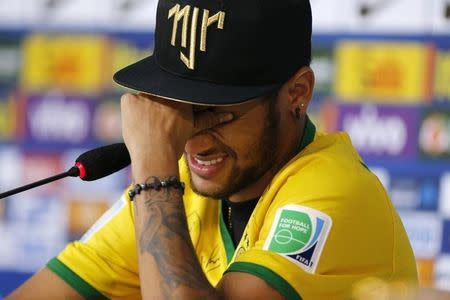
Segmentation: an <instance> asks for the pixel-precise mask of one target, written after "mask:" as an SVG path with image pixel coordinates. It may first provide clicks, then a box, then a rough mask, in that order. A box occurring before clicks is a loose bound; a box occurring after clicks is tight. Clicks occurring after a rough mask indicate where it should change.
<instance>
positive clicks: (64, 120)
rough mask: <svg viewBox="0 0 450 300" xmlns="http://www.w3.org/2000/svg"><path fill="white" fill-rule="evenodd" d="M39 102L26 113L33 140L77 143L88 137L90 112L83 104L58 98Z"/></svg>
mask: <svg viewBox="0 0 450 300" xmlns="http://www.w3.org/2000/svg"><path fill="white" fill-rule="evenodd" d="M39 100H40V101H37V102H35V103H32V104H31V105H32V107H30V110H29V111H28V119H29V126H30V134H31V136H32V138H33V139H36V140H42V141H55V142H61V141H64V142H70V143H79V142H81V141H83V140H84V139H86V138H87V137H88V134H89V125H88V124H89V120H90V111H89V107H88V106H87V105H86V103H85V102H83V101H67V99H65V98H64V97H58V96H56V97H54V96H49V97H44V98H42V99H39ZM78 100H80V99H78Z"/></svg>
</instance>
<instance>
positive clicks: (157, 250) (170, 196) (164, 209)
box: [136, 188, 215, 299]
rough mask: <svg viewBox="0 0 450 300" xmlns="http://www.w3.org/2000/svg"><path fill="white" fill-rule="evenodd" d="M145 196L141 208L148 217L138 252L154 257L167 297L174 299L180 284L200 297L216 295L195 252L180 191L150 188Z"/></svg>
mask: <svg viewBox="0 0 450 300" xmlns="http://www.w3.org/2000/svg"><path fill="white" fill-rule="evenodd" d="M143 195H144V196H143V199H141V201H144V205H143V206H142V207H141V209H143V210H144V211H145V212H144V213H145V214H148V216H147V221H146V222H145V223H144V225H143V228H141V233H140V235H139V249H140V250H139V251H140V254H141V255H142V254H144V253H148V254H150V255H151V256H153V258H154V259H155V261H156V264H157V266H158V269H159V272H160V275H161V278H162V281H163V283H164V284H163V287H162V288H163V294H164V295H165V298H166V299H168V298H172V297H173V292H174V291H175V290H176V289H177V288H178V287H181V286H184V287H188V288H189V289H192V290H195V292H196V294H197V295H198V296H199V297H200V298H201V299H207V298H210V297H211V296H213V295H214V292H215V289H214V288H213V287H212V286H211V285H210V284H209V282H208V280H207V279H206V277H205V275H204V273H203V271H202V269H201V267H200V264H199V262H198V259H197V256H196V255H195V251H194V247H193V245H192V241H191V238H190V235H189V231H188V229H187V221H186V215H185V211H184V205H183V200H182V197H181V193H180V191H179V190H176V189H174V188H163V189H160V190H158V191H156V190H148V191H146V192H145V193H143ZM136 210H137V209H136Z"/></svg>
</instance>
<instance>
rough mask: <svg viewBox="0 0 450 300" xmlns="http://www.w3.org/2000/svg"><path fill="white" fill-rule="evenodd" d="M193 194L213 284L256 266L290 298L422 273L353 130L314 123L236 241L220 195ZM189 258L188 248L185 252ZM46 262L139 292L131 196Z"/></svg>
mask: <svg viewBox="0 0 450 300" xmlns="http://www.w3.org/2000/svg"><path fill="white" fill-rule="evenodd" d="M180 172H181V178H182V180H183V181H184V182H185V183H186V190H185V195H184V204H185V209H186V215H187V220H188V227H189V232H190V235H191V239H192V242H193V245H194V248H195V251H196V254H197V256H198V259H199V261H200V264H201V267H202V269H203V271H204V272H205V274H206V277H207V278H208V280H209V281H210V283H211V284H212V285H214V286H215V285H217V283H218V282H219V281H220V279H221V278H222V276H223V274H224V273H225V272H233V271H239V272H247V273H251V274H254V275H255V276H258V277H260V278H262V279H263V280H265V281H266V282H267V283H268V284H269V285H271V286H272V287H273V288H275V289H276V290H278V291H279V292H280V293H281V294H283V295H284V296H285V297H286V298H287V299H349V298H350V296H351V291H352V288H353V286H354V285H355V283H357V282H358V281H359V280H362V279H364V278H367V277H378V278H381V279H383V280H387V281H397V280H402V281H410V282H412V283H415V282H416V281H417V272H416V263H415V259H414V255H413V252H412V249H411V246H410V243H409V240H408V238H407V235H406V233H405V230H404V228H403V225H402V223H401V221H400V218H399V216H398V214H397V212H396V211H395V209H394V207H393V206H392V203H391V202H390V200H389V198H388V196H387V194H386V192H385V190H384V189H383V187H382V185H381V184H380V182H379V181H378V179H377V178H376V177H375V176H374V175H373V174H372V173H371V172H370V171H369V170H368V169H367V168H366V167H365V166H364V164H363V163H362V161H361V158H360V157H359V155H358V154H357V153H356V151H355V150H354V149H353V147H352V146H351V143H350V139H349V137H348V135H347V134H345V133H335V134H321V133H315V127H314V125H313V124H312V123H310V122H308V123H307V127H306V131H305V136H304V138H303V140H302V145H301V151H300V152H299V153H298V154H297V156H295V157H294V158H293V159H292V160H291V161H290V162H289V163H288V164H287V165H286V166H285V167H284V168H283V169H282V170H280V171H279V172H278V174H277V175H276V176H275V177H274V178H273V180H272V182H271V184H270V185H269V186H268V187H267V188H266V191H265V192H264V193H263V195H262V196H261V198H260V200H259V201H258V204H257V206H256V208H255V210H254V211H253V213H252V215H251V217H250V220H249V222H248V224H247V227H246V229H245V231H244V233H243V236H242V239H241V241H240V243H239V245H238V246H237V247H236V250H235V247H234V245H233V243H232V240H231V237H230V235H229V233H228V231H227V229H226V226H225V223H224V220H223V217H222V215H221V201H218V200H214V199H208V198H205V197H202V196H199V195H197V194H195V193H194V192H193V191H192V190H191V188H190V187H189V179H188V172H187V169H186V166H185V163H184V162H183V161H181V162H180ZM181 259H182V258H181ZM47 266H48V267H49V268H50V269H51V270H52V271H53V272H55V273H56V274H58V275H59V276H60V277H61V278H63V279H64V280H65V281H66V282H68V283H69V284H70V285H71V286H72V287H74V288H75V289H76V290H78V291H79V292H80V294H82V295H84V296H85V297H86V298H96V299H101V298H113V299H140V297H141V296H140V290H139V275H138V263H137V250H136V241H135V234H134V223H133V207H132V205H131V203H130V201H129V199H128V198H127V196H126V193H125V194H124V196H123V197H122V198H121V199H120V200H119V201H118V202H117V203H116V204H115V205H114V206H113V207H112V208H111V209H110V210H109V211H108V212H107V213H105V215H104V216H103V217H102V218H100V219H99V221H98V222H97V223H96V224H95V225H94V226H93V227H92V228H91V229H90V230H89V231H88V232H87V233H86V234H85V235H84V236H83V237H82V238H81V240H80V241H76V242H73V243H71V244H69V245H68V246H67V247H66V249H64V250H63V251H62V252H61V253H60V254H59V255H58V256H57V257H56V258H54V259H52V260H51V261H50V262H49V263H48V264H47Z"/></svg>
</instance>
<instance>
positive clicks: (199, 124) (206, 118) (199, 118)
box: [194, 110, 234, 132]
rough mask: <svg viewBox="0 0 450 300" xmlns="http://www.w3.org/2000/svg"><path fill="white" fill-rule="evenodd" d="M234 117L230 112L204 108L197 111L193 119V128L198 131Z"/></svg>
mask: <svg viewBox="0 0 450 300" xmlns="http://www.w3.org/2000/svg"><path fill="white" fill-rule="evenodd" d="M233 119H234V115H233V114H232V113H230V112H219V113H218V112H212V111H209V110H204V111H202V112H199V113H198V114H197V115H196V116H195V119H194V130H195V132H200V131H202V130H205V129H208V128H211V127H214V126H217V125H220V124H223V123H227V122H230V121H231V120H233Z"/></svg>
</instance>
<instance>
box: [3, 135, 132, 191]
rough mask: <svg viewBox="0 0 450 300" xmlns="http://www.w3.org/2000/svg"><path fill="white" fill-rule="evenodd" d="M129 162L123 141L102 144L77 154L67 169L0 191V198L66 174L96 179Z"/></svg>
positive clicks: (91, 179)
mask: <svg viewBox="0 0 450 300" xmlns="http://www.w3.org/2000/svg"><path fill="white" fill-rule="evenodd" d="M130 163H131V159H130V154H129V153H128V149H127V147H126V146H125V144H124V143H116V144H111V145H107V146H102V147H99V148H95V149H92V150H89V151H86V152H84V153H83V154H81V155H80V156H78V158H77V159H76V160H75V165H74V166H73V167H71V168H70V169H69V170H68V171H66V172H64V173H61V174H58V175H54V176H51V177H48V178H45V179H42V180H39V181H36V182H33V183H30V184H27V185H24V186H21V187H18V188H15V189H12V190H10V191H7V192H4V193H0V199H3V198H5V197H8V196H11V195H14V194H17V193H20V192H23V191H26V190H29V189H31V188H34V187H37V186H40V185H43V184H46V183H49V182H52V181H55V180H58V179H61V178H64V177H67V176H70V177H80V179H81V180H84V181H93V180H97V179H100V178H103V177H105V176H108V175H111V174H112V173H115V172H117V171H119V170H121V169H123V168H125V167H126V166H128V165H129V164H130Z"/></svg>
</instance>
